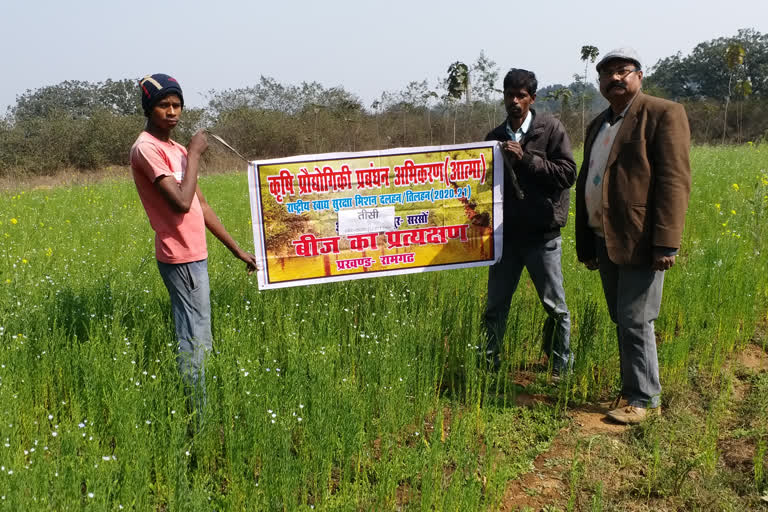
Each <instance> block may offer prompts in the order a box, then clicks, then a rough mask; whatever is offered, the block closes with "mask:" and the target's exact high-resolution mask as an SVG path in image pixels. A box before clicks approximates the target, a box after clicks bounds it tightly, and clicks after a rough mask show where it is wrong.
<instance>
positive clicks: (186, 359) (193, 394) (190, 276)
mask: <svg viewBox="0 0 768 512" xmlns="http://www.w3.org/2000/svg"><path fill="white" fill-rule="evenodd" d="M157 266H158V268H159V269H160V275H161V276H162V277H163V282H164V283H165V287H166V288H167V289H168V294H169V295H170V296H171V310H172V312H173V323H174V326H175V328H176V340H177V342H178V344H179V346H178V356H177V357H176V362H177V364H178V366H179V372H180V373H181V376H182V378H183V379H184V383H185V385H186V386H187V390H188V393H189V395H190V396H189V398H190V400H191V404H190V406H191V407H190V408H191V409H192V410H193V411H196V412H197V414H198V421H199V422H202V414H203V410H204V408H205V402H206V396H205V356H206V353H207V352H209V351H210V350H211V348H212V345H213V341H212V340H213V335H212V334H211V297H210V295H211V292H210V284H209V282H208V260H201V261H194V262H191V263H180V264H169V263H163V262H161V261H158V262H157Z"/></svg>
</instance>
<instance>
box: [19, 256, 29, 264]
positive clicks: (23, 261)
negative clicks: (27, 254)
mask: <svg viewBox="0 0 768 512" xmlns="http://www.w3.org/2000/svg"><path fill="white" fill-rule="evenodd" d="M21 262H22V263H23V264H24V265H26V264H27V263H29V262H28V261H27V258H21Z"/></svg>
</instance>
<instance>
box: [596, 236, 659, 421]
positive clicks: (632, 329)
mask: <svg viewBox="0 0 768 512" xmlns="http://www.w3.org/2000/svg"><path fill="white" fill-rule="evenodd" d="M596 238H597V258H598V261H599V263H600V280H601V281H602V283H603V293H604V294H605V301H606V303H607V304H608V313H609V314H610V315H611V320H613V323H614V324H616V336H617V337H618V340H619V361H620V364H621V394H622V396H623V397H624V398H625V399H626V400H627V402H628V403H629V405H634V406H636V407H658V406H659V403H660V396H661V383H660V382H659V359H658V356H657V354H656V335H655V333H654V329H653V324H654V322H655V321H656V318H658V316H659V309H660V307H661V293H662V288H663V287H664V272H663V271H655V270H652V269H651V268H650V267H645V266H632V265H616V264H614V263H613V262H612V261H611V260H610V259H609V258H608V253H607V252H606V249H605V240H604V239H603V238H601V237H596Z"/></svg>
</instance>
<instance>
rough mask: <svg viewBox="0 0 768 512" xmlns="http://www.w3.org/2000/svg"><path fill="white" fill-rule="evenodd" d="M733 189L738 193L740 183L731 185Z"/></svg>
mask: <svg viewBox="0 0 768 512" xmlns="http://www.w3.org/2000/svg"><path fill="white" fill-rule="evenodd" d="M731 188H732V189H733V190H735V191H736V192H738V191H739V184H738V183H734V184H733V185H731Z"/></svg>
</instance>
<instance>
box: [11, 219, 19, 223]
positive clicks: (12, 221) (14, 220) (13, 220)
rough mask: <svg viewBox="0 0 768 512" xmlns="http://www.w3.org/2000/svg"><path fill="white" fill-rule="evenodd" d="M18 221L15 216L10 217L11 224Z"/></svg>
mask: <svg viewBox="0 0 768 512" xmlns="http://www.w3.org/2000/svg"><path fill="white" fill-rule="evenodd" d="M18 222H19V221H18V220H16V217H14V218H12V219H11V224H17V223H18Z"/></svg>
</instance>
